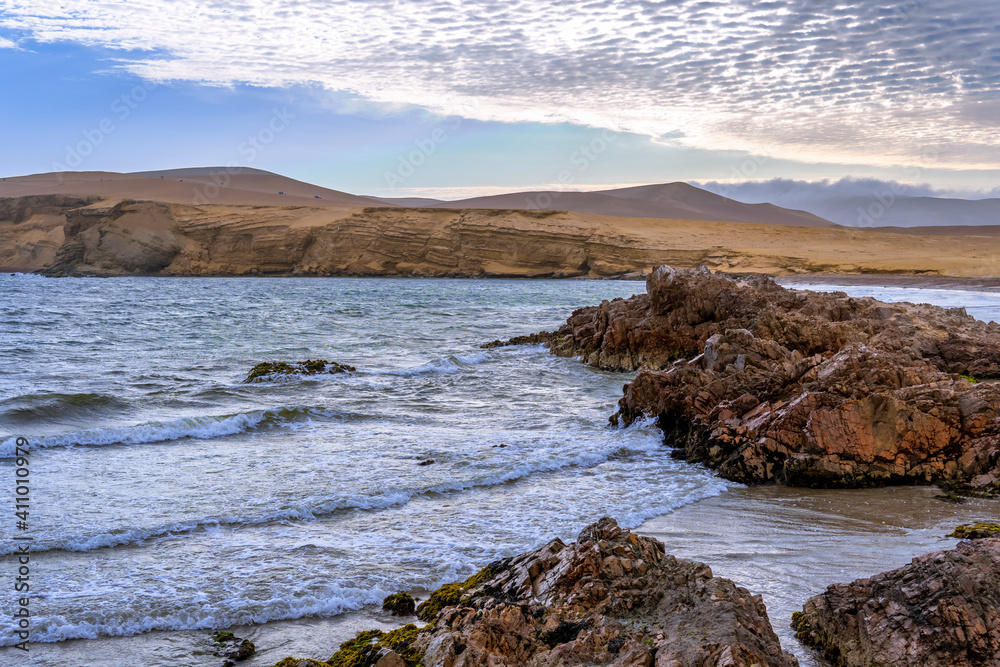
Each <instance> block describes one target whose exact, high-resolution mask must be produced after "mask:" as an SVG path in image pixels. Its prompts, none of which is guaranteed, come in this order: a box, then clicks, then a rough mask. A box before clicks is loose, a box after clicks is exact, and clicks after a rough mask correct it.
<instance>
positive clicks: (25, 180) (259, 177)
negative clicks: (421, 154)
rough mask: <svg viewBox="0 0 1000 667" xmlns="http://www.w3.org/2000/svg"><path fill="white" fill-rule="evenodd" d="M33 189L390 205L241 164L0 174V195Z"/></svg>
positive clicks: (217, 200) (115, 196)
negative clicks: (5, 175)
mask: <svg viewBox="0 0 1000 667" xmlns="http://www.w3.org/2000/svg"><path fill="white" fill-rule="evenodd" d="M282 193H283V194H282ZM32 195H67V196H77V197H92V198H98V199H102V200H117V201H121V200H124V199H133V200H148V201H159V202H164V203H170V204H188V205H204V204H222V205H253V206H289V205H299V206H304V205H308V206H311V207H329V206H332V207H343V206H392V204H385V203H381V202H378V201H376V200H374V199H371V198H368V197H360V196H358V195H352V194H349V193H346V192H340V191H338V190H331V189H329V188H323V187H320V186H318V185H311V184H309V183H305V182H303V181H297V180H295V179H292V178H288V177H285V176H280V175H278V174H273V173H271V172H267V171H261V170H258V169H247V168H243V167H239V168H226V167H200V168H191V169H169V170H165V171H150V172H137V173H131V174H123V173H117V172H103V171H84V172H53V173H46V174H32V175H30V176H16V177H13V178H5V179H3V180H0V198H3V197H25V196H32ZM317 197H319V198H317Z"/></svg>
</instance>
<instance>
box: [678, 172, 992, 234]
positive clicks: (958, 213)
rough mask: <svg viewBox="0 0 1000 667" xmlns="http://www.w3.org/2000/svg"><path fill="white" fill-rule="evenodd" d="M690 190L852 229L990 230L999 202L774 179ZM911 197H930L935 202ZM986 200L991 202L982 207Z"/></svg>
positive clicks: (856, 183)
mask: <svg viewBox="0 0 1000 667" xmlns="http://www.w3.org/2000/svg"><path fill="white" fill-rule="evenodd" d="M693 185H696V186H698V187H700V188H702V189H705V190H708V191H709V192H714V193H716V194H720V195H722V196H724V197H729V198H730V199H735V200H736V201H741V202H744V203H747V204H762V203H771V204H776V205H778V206H781V207H784V208H791V209H798V210H802V211H809V212H810V213H814V214H816V215H818V216H820V217H822V218H826V219H827V220H831V221H833V222H836V223H838V224H841V225H853V226H867V225H876V224H877V225H900V226H903V227H909V226H913V225H952V224H979V225H982V224H995V223H996V216H997V210H998V208H997V206H996V205H995V204H996V202H998V201H1000V187H997V188H993V189H992V190H979V191H973V190H953V189H942V188H934V187H932V186H930V185H927V184H914V183H901V182H899V181H884V180H880V179H875V178H842V179H840V180H838V181H830V180H823V181H798V180H791V179H785V178H775V179H772V180H768V181H746V182H743V183H719V182H714V181H713V182H707V183H693ZM916 197H924V198H926V197H934V198H936V201H933V202H931V201H928V200H927V199H914V198H916ZM987 199H990V200H992V201H983V200H987ZM963 200H965V201H963Z"/></svg>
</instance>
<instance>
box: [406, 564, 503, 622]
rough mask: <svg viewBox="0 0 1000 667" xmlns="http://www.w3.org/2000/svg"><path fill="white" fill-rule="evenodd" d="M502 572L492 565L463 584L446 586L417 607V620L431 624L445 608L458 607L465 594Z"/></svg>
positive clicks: (457, 583) (496, 565) (497, 565)
mask: <svg viewBox="0 0 1000 667" xmlns="http://www.w3.org/2000/svg"><path fill="white" fill-rule="evenodd" d="M499 571H500V567H499V563H490V564H489V565H487V566H486V567H484V568H483V569H481V570H480V571H479V572H477V573H476V574H474V575H472V576H471V577H469V578H468V579H466V580H465V581H462V582H455V583H452V584H445V585H444V586H442V587H441V588H439V589H437V590H436V591H434V592H433V593H431V596H430V597H429V598H427V599H426V600H424V601H423V602H421V603H420V606H419V607H417V618H419V619H420V620H421V621H425V622H429V621H432V620H434V617H435V616H437V615H438V612H440V611H441V610H442V609H444V608H445V607H451V606H453V605H457V604H459V603H460V602H461V601H462V598H463V597H464V593H466V592H467V591H469V590H471V589H473V588H475V587H476V586H478V585H479V584H481V583H483V582H484V581H486V580H487V579H489V578H490V577H492V576H494V575H495V574H497V573H498V572H499Z"/></svg>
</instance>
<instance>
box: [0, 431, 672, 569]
mask: <svg viewBox="0 0 1000 667" xmlns="http://www.w3.org/2000/svg"><path fill="white" fill-rule="evenodd" d="M649 425H650V422H649V421H648V420H647V421H646V422H642V423H640V424H637V425H636V426H634V427H633V428H635V429H636V431H639V432H641V431H642V430H643V429H648V427H649ZM660 450H662V436H661V435H660V433H659V431H655V430H653V429H648V431H647V432H646V433H645V434H644V435H643V436H641V437H639V438H636V439H634V440H632V441H629V442H624V443H623V442H619V441H612V442H609V444H608V445H607V446H605V447H603V448H601V449H597V450H593V451H586V452H580V453H578V454H575V455H571V456H568V457H567V456H565V455H564V452H565V450H564V449H561V448H558V447H556V448H543V449H538V450H535V451H534V452H533V459H534V462H525V463H522V464H521V465H518V466H514V467H509V468H507V469H506V470H504V471H503V472H498V473H494V474H488V475H482V476H478V477H474V478H471V479H467V480H456V481H452V482H447V483H443V484H436V485H433V486H429V487H424V488H415V489H401V490H395V491H390V492H386V493H383V494H379V495H373V496H367V495H360V494H352V495H349V496H340V497H336V498H330V499H326V500H324V501H321V502H319V503H317V504H315V505H314V506H311V507H310V506H299V507H292V508H287V509H282V510H278V511H275V512H270V513H267V514H264V515H259V516H255V517H247V516H236V515H228V516H218V517H208V518H204V519H195V520H190V521H180V522H176V523H171V524H167V525H160V526H149V527H131V528H126V529H124V530H118V531H115V532H107V533H100V534H97V535H86V536H71V537H57V538H55V539H51V540H45V539H41V540H37V541H36V543H35V547H34V548H35V550H36V551H46V550H62V551H93V550H96V549H103V548H109V547H116V546H121V545H126V544H137V543H141V542H144V541H147V540H151V539H158V538H171V537H175V536H178V535H183V534H187V533H191V532H195V531H199V530H206V531H207V530H211V529H213V528H226V527H228V528H238V527H242V526H257V525H265V524H271V523H276V522H279V521H315V520H318V519H321V518H323V517H326V516H329V515H331V514H334V513H336V512H341V511H345V510H353V509H359V510H383V509H388V508H391V507H397V506H401V505H405V504H406V503H408V502H409V501H410V500H412V499H413V498H416V497H420V496H428V495H432V494H438V495H441V494H453V493H462V492H465V491H470V490H473V489H484V488H490V487H495V486H500V485H503V484H509V483H511V482H516V481H519V480H522V479H526V478H529V477H531V476H532V475H537V474H544V473H551V472H556V471H559V470H564V469H567V468H574V467H580V468H588V467H592V466H595V465H599V464H601V463H604V462H606V461H609V460H611V459H614V458H624V457H628V456H632V455H635V454H646V453H651V452H656V451H660ZM660 513H662V512H660ZM653 516H655V514H654V515H653ZM2 553H3V554H9V553H11V552H10V551H4V552H2Z"/></svg>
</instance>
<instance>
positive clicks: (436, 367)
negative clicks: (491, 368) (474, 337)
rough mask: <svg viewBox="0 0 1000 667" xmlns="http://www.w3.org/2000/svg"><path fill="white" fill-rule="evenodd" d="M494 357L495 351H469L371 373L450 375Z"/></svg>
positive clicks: (403, 375)
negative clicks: (416, 364)
mask: <svg viewBox="0 0 1000 667" xmlns="http://www.w3.org/2000/svg"><path fill="white" fill-rule="evenodd" d="M495 358H496V353H493V352H491V351H489V350H484V351H482V352H469V353H466V354H449V355H448V356H445V357H441V358H439V359H434V360H433V361H428V362H427V363H425V364H420V365H419V366H413V367H410V368H394V369H391V370H380V371H372V374H373V375H395V376H398V377H409V376H412V375H433V374H438V373H443V374H446V375H451V374H454V373H461V372H463V371H467V370H469V369H471V368H473V367H475V366H479V365H481V364H485V363H487V362H489V361H492V360H494V359H495Z"/></svg>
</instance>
